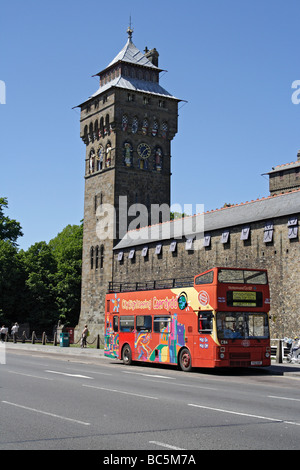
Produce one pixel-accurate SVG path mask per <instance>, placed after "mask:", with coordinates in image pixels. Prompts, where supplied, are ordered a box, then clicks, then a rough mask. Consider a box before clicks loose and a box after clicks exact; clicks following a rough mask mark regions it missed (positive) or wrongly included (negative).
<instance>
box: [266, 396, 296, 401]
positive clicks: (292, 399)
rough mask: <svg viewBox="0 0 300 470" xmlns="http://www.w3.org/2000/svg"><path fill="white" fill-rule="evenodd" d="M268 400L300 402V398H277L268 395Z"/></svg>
mask: <svg viewBox="0 0 300 470" xmlns="http://www.w3.org/2000/svg"><path fill="white" fill-rule="evenodd" d="M268 398H277V399H278V400H291V401H300V398H288V397H276V396H273V395H268Z"/></svg>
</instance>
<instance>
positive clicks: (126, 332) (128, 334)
mask: <svg viewBox="0 0 300 470" xmlns="http://www.w3.org/2000/svg"><path fill="white" fill-rule="evenodd" d="M133 332H134V315H120V322H119V344H120V354H121V351H122V347H123V345H124V344H125V343H126V344H129V346H130V349H131V354H132V359H134V334H133Z"/></svg>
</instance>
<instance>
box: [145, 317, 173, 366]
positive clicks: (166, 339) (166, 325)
mask: <svg viewBox="0 0 300 470" xmlns="http://www.w3.org/2000/svg"><path fill="white" fill-rule="evenodd" d="M172 343H173V342H172V318H171V316H169V315H155V316H154V317H153V346H154V348H153V350H152V353H151V358H150V360H151V361H154V362H164V363H176V361H177V358H176V351H174V347H173V346H172Z"/></svg>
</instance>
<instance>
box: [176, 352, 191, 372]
mask: <svg viewBox="0 0 300 470" xmlns="http://www.w3.org/2000/svg"><path fill="white" fill-rule="evenodd" d="M179 367H180V369H181V370H182V371H184V372H190V371H191V370H192V356H191V353H190V351H189V350H188V349H187V348H183V349H182V350H181V352H180V355H179Z"/></svg>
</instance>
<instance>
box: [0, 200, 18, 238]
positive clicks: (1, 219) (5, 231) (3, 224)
mask: <svg viewBox="0 0 300 470" xmlns="http://www.w3.org/2000/svg"><path fill="white" fill-rule="evenodd" d="M7 208H8V201H7V198H6V197H0V240H4V241H9V242H10V243H11V244H12V245H17V243H16V241H17V239H18V238H19V237H22V235H23V232H22V229H21V225H20V222H17V221H16V220H14V219H10V218H9V217H7V216H5V215H4V210H5V209H7Z"/></svg>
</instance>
